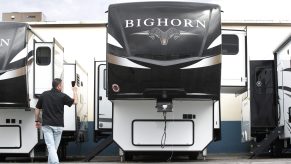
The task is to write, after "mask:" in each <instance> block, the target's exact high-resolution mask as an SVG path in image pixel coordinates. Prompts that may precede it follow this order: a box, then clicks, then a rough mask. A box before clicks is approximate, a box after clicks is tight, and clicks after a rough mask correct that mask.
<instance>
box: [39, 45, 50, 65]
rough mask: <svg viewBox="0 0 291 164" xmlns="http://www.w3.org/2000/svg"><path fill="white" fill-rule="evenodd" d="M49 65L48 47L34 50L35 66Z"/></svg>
mask: <svg viewBox="0 0 291 164" xmlns="http://www.w3.org/2000/svg"><path fill="white" fill-rule="evenodd" d="M50 63H51V49H50V48H49V47H38V48H37V49H36V64H37V65H42V66H45V65H49V64H50Z"/></svg>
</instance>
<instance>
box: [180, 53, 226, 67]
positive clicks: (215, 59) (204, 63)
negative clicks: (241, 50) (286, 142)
mask: <svg viewBox="0 0 291 164" xmlns="http://www.w3.org/2000/svg"><path fill="white" fill-rule="evenodd" d="M220 63H221V55H216V56H212V57H209V58H205V59H202V60H201V61H199V62H197V63H194V64H192V65H189V66H187V67H183V68H181V69H193V68H201V67H209V66H213V65H216V64H220Z"/></svg>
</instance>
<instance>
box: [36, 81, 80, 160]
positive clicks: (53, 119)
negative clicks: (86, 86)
mask: <svg viewBox="0 0 291 164" xmlns="http://www.w3.org/2000/svg"><path fill="white" fill-rule="evenodd" d="M52 87H53V88H52V89H51V90H49V91H45V92H43V93H42V94H41V96H40V97H39V99H38V102H37V104H36V109H35V126H36V128H40V127H41V126H42V131H43V134H44V140H45V143H46V146H47V149H48V153H49V154H48V163H49V164H58V163H59V158H58V155H57V150H58V147H59V144H60V141H61V138H62V132H63V127H64V105H67V106H69V107H70V106H72V105H73V104H77V101H78V100H77V87H73V88H72V89H73V93H74V94H73V99H72V98H70V97H69V96H68V95H66V94H65V93H62V90H63V83H62V80H61V79H59V78H56V79H54V80H53V82H52ZM40 109H42V110H43V112H42V123H41V121H40Z"/></svg>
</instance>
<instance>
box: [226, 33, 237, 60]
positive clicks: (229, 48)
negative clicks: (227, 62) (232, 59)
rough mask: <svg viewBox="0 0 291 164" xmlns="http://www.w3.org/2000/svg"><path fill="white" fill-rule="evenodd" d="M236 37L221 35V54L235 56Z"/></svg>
mask: <svg viewBox="0 0 291 164" xmlns="http://www.w3.org/2000/svg"><path fill="white" fill-rule="evenodd" d="M238 46H239V45H238V37H237V35H226V34H225V35H222V54H223V55H236V54H237V53H238Z"/></svg>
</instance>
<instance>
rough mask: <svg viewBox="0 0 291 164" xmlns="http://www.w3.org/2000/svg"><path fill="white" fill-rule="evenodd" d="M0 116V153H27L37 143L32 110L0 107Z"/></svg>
mask: <svg viewBox="0 0 291 164" xmlns="http://www.w3.org/2000/svg"><path fill="white" fill-rule="evenodd" d="M0 117H1V119H0V131H1V133H0V140H1V141H0V154H8V153H16V154H21V153H29V152H30V151H31V150H32V149H33V148H34V146H35V145H36V144H37V143H38V133H37V131H38V130H37V128H35V122H34V110H29V111H26V110H24V109H0ZM7 120H9V123H8V122H7ZM13 120H14V121H13Z"/></svg>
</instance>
